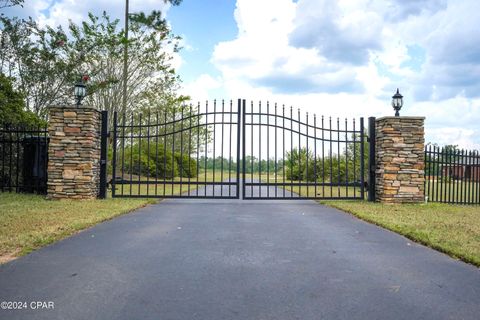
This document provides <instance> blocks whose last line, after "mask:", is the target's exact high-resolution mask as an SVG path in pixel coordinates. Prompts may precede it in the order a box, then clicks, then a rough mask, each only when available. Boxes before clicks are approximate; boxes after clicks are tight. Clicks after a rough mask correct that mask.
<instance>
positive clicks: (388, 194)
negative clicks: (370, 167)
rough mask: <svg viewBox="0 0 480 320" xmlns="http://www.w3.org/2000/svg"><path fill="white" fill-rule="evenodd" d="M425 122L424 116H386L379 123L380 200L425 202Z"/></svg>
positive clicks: (377, 133) (378, 183) (377, 166)
mask: <svg viewBox="0 0 480 320" xmlns="http://www.w3.org/2000/svg"><path fill="white" fill-rule="evenodd" d="M424 121H425V118H423V117H385V118H379V119H377V120H376V123H375V131H376V132H375V134H376V142H375V148H376V158H375V161H376V170H375V178H376V199H377V201H380V202H387V203H411V202H421V201H424V177H425V171H424V167H425V164H424V144H425V138H424V135H425V133H424Z"/></svg>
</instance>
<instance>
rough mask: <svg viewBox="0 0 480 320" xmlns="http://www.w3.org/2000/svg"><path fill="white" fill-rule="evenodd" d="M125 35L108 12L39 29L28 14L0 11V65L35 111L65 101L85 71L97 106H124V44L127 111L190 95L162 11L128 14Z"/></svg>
mask: <svg viewBox="0 0 480 320" xmlns="http://www.w3.org/2000/svg"><path fill="white" fill-rule="evenodd" d="M130 21H131V23H130V31H131V34H130V37H129V38H128V40H127V39H126V37H125V33H124V30H122V29H120V28H119V27H118V22H119V20H118V19H116V20H112V19H110V17H109V15H108V14H107V13H105V12H104V13H103V15H102V16H100V17H96V16H95V15H93V14H89V15H88V20H87V21H84V22H83V23H81V24H80V25H76V24H74V23H73V22H70V24H69V26H68V32H66V31H64V30H63V29H62V28H61V27H57V28H51V27H48V26H47V27H45V28H42V27H40V26H39V25H38V24H37V23H36V22H35V21H33V20H32V19H28V20H21V19H17V18H8V17H5V16H2V17H0V22H1V24H2V25H3V29H2V31H1V38H0V49H1V50H0V68H1V69H0V70H1V71H2V72H3V73H4V74H7V75H9V76H11V77H13V78H14V79H15V82H14V85H15V87H16V88H18V89H19V90H20V91H21V92H22V93H23V94H24V96H25V102H26V106H27V108H28V109H30V110H32V111H34V112H35V113H36V114H38V115H40V116H45V115H46V111H45V110H46V107H47V106H49V105H54V104H70V103H72V101H73V97H72V88H73V84H74V83H75V82H76V81H78V80H79V78H80V77H81V76H82V75H83V74H85V73H88V74H89V75H90V78H91V79H92V81H91V82H90V83H89V85H88V87H87V89H88V94H89V95H88V97H87V98H86V99H85V100H84V103H85V104H89V105H91V106H93V107H95V108H97V109H102V110H108V111H117V110H119V107H120V106H121V102H122V101H121V99H122V90H121V89H122V85H123V82H122V81H123V77H122V72H121V69H122V68H121V65H122V63H123V60H122V59H123V55H122V51H123V48H124V46H125V45H127V46H128V47H129V50H130V52H131V55H130V57H129V65H128V90H127V94H128V99H127V100H128V110H129V111H132V110H136V109H142V108H146V107H150V108H153V109H155V108H157V109H158V108H161V109H163V108H164V106H168V107H169V108H179V105H181V103H182V102H184V101H186V100H187V97H182V96H178V95H177V93H176V91H177V89H178V88H179V83H180V79H179V78H178V76H177V75H176V74H175V70H174V69H173V68H172V67H171V60H172V53H174V52H177V51H178V50H179V46H178V41H179V37H177V36H175V35H173V34H172V32H171V30H170V29H169V27H168V24H167V23H166V21H165V20H164V19H163V17H162V15H161V13H160V12H156V11H154V12H152V14H150V15H145V14H143V13H140V14H132V15H131V19H130Z"/></svg>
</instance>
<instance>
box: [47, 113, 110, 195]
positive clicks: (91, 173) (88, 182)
mask: <svg viewBox="0 0 480 320" xmlns="http://www.w3.org/2000/svg"><path fill="white" fill-rule="evenodd" d="M49 115H50V120H49V128H48V132H49V135H50V142H49V144H48V182H47V197H48V198H49V199H95V198H96V197H97V195H98V190H99V186H100V184H99V181H100V179H99V178H100V175H99V170H100V128H101V114H100V112H99V111H97V110H95V109H93V108H88V107H83V106H81V107H71V106H67V107H50V108H49Z"/></svg>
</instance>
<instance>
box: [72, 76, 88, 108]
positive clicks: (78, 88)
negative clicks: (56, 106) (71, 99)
mask: <svg viewBox="0 0 480 320" xmlns="http://www.w3.org/2000/svg"><path fill="white" fill-rule="evenodd" d="M74 92H75V99H76V100H77V107H80V105H81V104H82V99H83V98H84V97H85V95H86V93H87V89H86V86H85V84H84V83H83V81H79V82H77V83H76V84H75V90H74Z"/></svg>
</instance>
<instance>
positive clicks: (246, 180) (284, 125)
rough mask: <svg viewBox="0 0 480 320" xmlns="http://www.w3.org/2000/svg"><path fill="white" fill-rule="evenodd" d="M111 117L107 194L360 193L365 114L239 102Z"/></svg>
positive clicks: (349, 195) (335, 196) (360, 196)
mask: <svg viewBox="0 0 480 320" xmlns="http://www.w3.org/2000/svg"><path fill="white" fill-rule="evenodd" d="M113 122H114V128H113V135H112V137H113V157H112V158H113V160H112V176H113V177H115V178H113V179H111V183H112V196H113V197H159V198H179V197H181V198H235V199H238V198H240V190H242V198H243V199H363V198H364V174H365V170H364V158H365V155H364V154H365V152H364V151H365V148H364V144H365V134H364V127H363V118H360V123H359V125H357V124H356V122H355V120H353V121H350V122H349V121H347V120H346V119H345V121H342V122H341V121H340V120H339V119H336V120H332V119H331V118H323V117H319V118H317V117H316V116H315V115H313V117H312V116H310V117H309V115H308V113H307V114H305V115H302V114H301V113H300V111H298V113H297V114H296V116H294V114H293V109H292V108H285V107H284V106H277V105H276V104H275V105H270V104H269V103H268V102H267V104H266V105H263V106H262V104H261V103H259V104H258V105H254V104H253V103H251V104H250V105H249V106H247V104H246V101H245V100H238V101H237V102H236V103H234V102H233V101H228V102H227V101H214V102H213V104H210V105H209V104H208V102H207V103H206V104H205V105H200V104H197V105H186V106H183V107H179V108H172V109H170V110H169V111H167V112H165V111H164V109H162V110H159V112H154V111H150V113H137V114H132V115H128V116H126V115H121V116H120V117H119V116H118V115H117V114H116V113H115V114H114V120H113ZM240 173H242V177H243V179H242V180H243V184H242V188H240Z"/></svg>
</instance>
